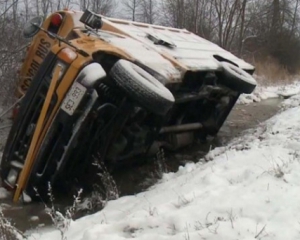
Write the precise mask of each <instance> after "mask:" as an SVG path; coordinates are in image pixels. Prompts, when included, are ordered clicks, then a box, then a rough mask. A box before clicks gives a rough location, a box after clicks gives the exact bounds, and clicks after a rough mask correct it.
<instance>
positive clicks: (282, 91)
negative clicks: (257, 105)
mask: <svg viewBox="0 0 300 240" xmlns="http://www.w3.org/2000/svg"><path fill="white" fill-rule="evenodd" d="M298 93H300V82H299V81H295V82H294V83H291V84H285V85H277V86H259V85H258V86H257V87H256V89H255V90H254V92H253V93H251V94H242V95H241V96H240V97H239V99H238V102H237V103H238V104H248V103H252V102H260V101H262V100H265V99H269V98H279V97H283V98H286V97H290V96H293V95H295V94H298Z"/></svg>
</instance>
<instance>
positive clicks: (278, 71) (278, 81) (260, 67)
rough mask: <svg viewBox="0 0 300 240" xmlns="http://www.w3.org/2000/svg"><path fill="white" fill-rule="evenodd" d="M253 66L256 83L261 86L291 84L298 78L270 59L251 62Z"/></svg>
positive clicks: (297, 75)
mask: <svg viewBox="0 0 300 240" xmlns="http://www.w3.org/2000/svg"><path fill="white" fill-rule="evenodd" d="M251 62H252V64H253V65H254V66H255V68H256V71H255V74H256V75H257V77H256V79H257V81H258V82H259V83H260V84H262V85H285V84H291V83H293V82H294V81H295V79H297V77H299V73H298V74H290V73H289V72H288V70H287V69H286V68H285V67H284V66H282V65H280V64H279V63H278V62H277V61H276V60H274V59H272V58H266V59H260V60H254V61H251Z"/></svg>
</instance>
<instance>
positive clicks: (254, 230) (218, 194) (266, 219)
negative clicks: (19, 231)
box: [30, 95, 300, 240]
mask: <svg viewBox="0 0 300 240" xmlns="http://www.w3.org/2000/svg"><path fill="white" fill-rule="evenodd" d="M283 107H284V108H283V110H282V111H281V112H280V113H279V114H278V115H277V116H274V117H273V118H271V119H270V120H268V121H267V122H265V123H262V124H260V126H259V127H258V128H256V129H252V130H248V131H247V132H246V133H245V134H244V136H243V137H241V138H238V139H234V140H233V141H232V142H231V143H230V144H229V145H228V146H226V147H221V148H216V149H214V150H213V151H211V152H210V153H209V154H208V155H207V156H206V157H205V158H206V160H211V161H209V162H207V163H204V162H205V161H204V159H202V160H201V161H199V163H196V164H194V163H189V164H187V165H186V166H185V167H180V168H179V169H178V171H177V172H176V173H167V174H165V175H164V176H163V179H162V180H161V181H160V182H159V183H158V184H156V185H155V186H153V187H152V188H151V189H149V190H148V191H146V192H143V193H140V194H137V195H135V196H126V197H122V198H120V199H117V200H114V201H110V202H108V204H107V206H106V207H105V208H104V209H103V210H102V211H100V212H98V213H96V214H94V215H91V216H87V217H84V218H82V219H79V220H77V221H74V222H71V224H70V226H69V229H68V230H67V231H66V232H65V234H66V238H67V239H69V240H98V239H105V240H110V239H111V240H121V239H127V238H136V239H143V240H153V239H155V240H160V239H161V240H162V239H178V240H192V239H195V240H196V239H197V240H201V239H206V240H220V239H222V240H227V239H228V240H233V239H239V240H250V239H262V240H267V239H272V240H283V239H288V240H294V239H295V240H299V239H300V191H299V187H300V95H295V96H293V97H291V98H290V99H288V100H286V101H284V103H283ZM124 181H125V179H124ZM30 239H41V240H50V239H51V240H52V239H61V234H60V232H59V231H57V230H50V231H49V232H46V233H43V234H37V233H36V234H34V235H33V236H32V237H31V238H30Z"/></svg>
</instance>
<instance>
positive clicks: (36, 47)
mask: <svg viewBox="0 0 300 240" xmlns="http://www.w3.org/2000/svg"><path fill="white" fill-rule="evenodd" d="M24 36H25V37H28V38H31V37H33V40H32V42H31V45H30V47H29V48H28V50H27V51H28V52H27V55H26V58H25V59H26V60H25V61H24V63H23V66H22V69H21V72H20V82H19V86H18V89H17V96H18V97H22V96H24V97H23V98H22V101H21V105H20V107H19V111H18V113H17V116H16V117H15V119H14V123H13V126H12V129H11V131H10V134H9V137H8V140H7V143H6V146H5V150H4V153H3V157H2V162H1V178H2V181H3V183H4V185H5V186H6V187H7V188H10V189H11V190H13V191H14V201H18V200H19V198H20V196H22V193H24V194H27V195H29V196H30V197H32V198H34V197H35V191H37V192H38V193H39V194H40V196H42V197H44V196H46V194H47V184H48V182H50V183H51V184H52V187H61V186H62V185H64V184H67V183H69V182H72V181H75V180H76V179H77V180H78V181H79V182H80V178H82V176H84V175H86V176H87V174H88V175H89V173H90V172H92V171H93V170H92V169H93V168H94V166H93V164H92V162H93V161H92V156H94V155H95V154H98V155H99V156H100V157H101V161H102V163H104V164H105V165H106V166H109V167H114V166H121V165H125V164H128V163H129V162H132V161H133V160H139V159H140V158H141V156H146V155H151V154H153V153H154V154H155V153H156V152H157V150H158V149H159V148H160V147H164V148H165V149H169V150H176V149H178V148H181V147H184V146H187V145H189V144H191V143H193V142H194V141H197V140H205V139H206V138H207V137H208V136H215V135H216V134H217V133H218V131H219V129H220V127H221V126H222V124H223V123H224V121H225V120H226V118H227V116H228V114H229V113H230V111H231V109H232V107H233V106H234V105H235V103H236V101H237V99H238V98H239V96H240V94H241V93H251V92H252V91H253V90H254V88H255V87H256V81H255V80H254V79H253V77H252V76H251V75H252V73H253V72H254V67H253V66H252V65H250V64H248V63H246V62H245V61H243V60H242V59H239V58H237V57H235V56H234V55H232V54H231V53H229V52H228V51H226V50H224V49H222V48H220V47H219V46H217V45H215V44H213V43H211V42H209V41H207V40H205V39H203V38H201V37H199V36H196V35H194V34H193V33H191V32H189V31H187V30H184V29H175V28H169V27H163V26H156V25H149V24H144V23H137V22H131V21H125V20H120V19H112V18H107V17H104V16H100V15H97V14H94V13H92V12H90V11H88V10H87V11H85V12H75V11H68V10H64V11H58V12H56V13H53V14H52V15H51V16H49V17H48V18H47V19H46V20H45V21H43V20H42V19H41V18H38V17H37V18H34V19H32V20H31V21H30V22H29V23H28V24H27V26H26V27H25V29H24ZM89 176H90V175H89ZM35 189H36V190H35Z"/></svg>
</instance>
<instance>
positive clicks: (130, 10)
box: [122, 0, 142, 21]
mask: <svg viewBox="0 0 300 240" xmlns="http://www.w3.org/2000/svg"><path fill="white" fill-rule="evenodd" d="M122 4H123V8H124V10H125V13H126V14H127V16H130V19H131V20H132V21H136V20H138V19H140V17H141V16H142V0H124V2H122ZM127 16H124V17H127Z"/></svg>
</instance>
